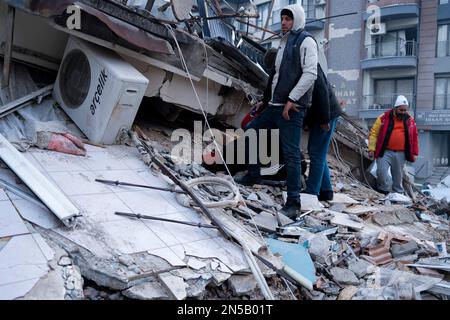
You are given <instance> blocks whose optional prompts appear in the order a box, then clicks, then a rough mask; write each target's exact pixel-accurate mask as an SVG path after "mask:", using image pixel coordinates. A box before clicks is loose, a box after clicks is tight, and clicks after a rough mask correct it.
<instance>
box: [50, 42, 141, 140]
mask: <svg viewBox="0 0 450 320" xmlns="http://www.w3.org/2000/svg"><path fill="white" fill-rule="evenodd" d="M148 82H149V81H148V79H147V78H146V77H144V76H143V75H142V74H141V73H140V72H139V71H137V70H136V69H135V68H134V67H133V66H132V65H130V64H129V63H127V62H126V61H124V60H123V59H122V58H120V57H119V56H118V55H117V54H115V53H114V52H112V51H109V50H106V49H104V48H102V47H99V46H97V45H94V44H91V43H88V42H86V41H83V40H80V39H78V38H74V37H71V38H70V39H69V41H68V43H67V47H66V51H65V53H64V58H63V61H62V63H61V67H60V69H59V72H58V77H57V79H56V83H55V89H54V91H53V96H54V98H55V100H56V101H57V102H58V103H59V104H60V105H61V107H62V108H63V110H64V111H65V112H66V113H67V115H68V116H69V117H70V118H71V119H72V120H73V121H74V122H75V124H76V125H77V126H78V127H79V128H80V129H81V131H82V132H83V133H84V134H85V135H86V136H87V137H88V139H89V140H91V141H92V142H95V143H102V144H113V143H115V142H116V140H117V138H118V135H119V133H120V132H121V131H122V129H129V128H131V126H132V125H133V121H134V119H135V117H136V114H137V112H138V109H139V106H140V104H141V102H142V98H143V97H144V93H145V91H146V89H147V86H148Z"/></svg>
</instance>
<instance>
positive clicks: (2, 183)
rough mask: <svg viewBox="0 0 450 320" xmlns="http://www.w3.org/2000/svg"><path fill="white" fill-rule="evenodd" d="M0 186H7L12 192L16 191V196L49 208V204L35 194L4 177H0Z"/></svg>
mask: <svg viewBox="0 0 450 320" xmlns="http://www.w3.org/2000/svg"><path fill="white" fill-rule="evenodd" d="M0 186H1V187H3V188H5V189H6V190H8V191H9V192H11V193H14V194H15V195H16V196H18V197H21V198H22V199H24V200H28V201H30V202H33V203H34V204H36V205H38V206H40V207H41V208H43V209H46V210H48V208H47V206H46V205H45V204H43V203H42V201H41V200H39V199H38V198H36V197H35V196H34V195H32V194H29V193H28V192H25V191H23V190H20V189H19V188H17V187H16V186H14V185H12V184H11V183H9V182H7V181H5V180H3V179H0Z"/></svg>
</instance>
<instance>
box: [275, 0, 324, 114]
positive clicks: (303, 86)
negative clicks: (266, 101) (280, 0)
mask: <svg viewBox="0 0 450 320" xmlns="http://www.w3.org/2000/svg"><path fill="white" fill-rule="evenodd" d="M284 9H287V10H290V11H291V12H292V15H293V17H294V26H293V28H292V29H293V30H295V31H297V30H300V29H304V28H305V24H306V19H305V11H304V10H303V7H302V6H301V5H299V4H291V5H288V6H286V7H284ZM289 34H290V32H288V33H286V34H285V35H284V36H283V38H282V39H281V40H280V46H279V47H278V54H277V57H276V60H275V76H274V78H273V82H272V96H273V94H274V92H275V88H276V86H277V84H278V81H279V74H280V66H281V62H282V60H283V54H284V48H285V47H286V42H287V39H288V37H289ZM300 57H302V59H301V60H302V61H301V66H302V70H303V75H302V76H301V78H300V80H299V81H298V83H297V85H296V86H295V87H294V88H293V89H292V91H291V93H290V94H289V98H290V99H291V100H294V101H297V100H299V99H300V98H301V97H303V95H304V94H305V93H307V92H308V90H309V89H311V88H312V87H313V85H314V81H316V79H317V63H318V48H317V43H316V42H315V41H314V39H312V38H311V37H307V38H306V39H305V40H304V41H303V43H302V45H301V46H300ZM281 81H282V80H281ZM271 104H272V105H277V104H273V103H271ZM278 105H279V104H278Z"/></svg>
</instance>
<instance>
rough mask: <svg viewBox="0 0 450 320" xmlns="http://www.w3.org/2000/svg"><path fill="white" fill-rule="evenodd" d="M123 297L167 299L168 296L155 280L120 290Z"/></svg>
mask: <svg viewBox="0 0 450 320" xmlns="http://www.w3.org/2000/svg"><path fill="white" fill-rule="evenodd" d="M122 294H123V295H124V296H125V297H128V298H130V299H137V300H167V299H169V296H168V294H167V292H166V291H165V290H164V289H163V288H162V286H161V285H160V284H159V283H158V282H156V281H152V282H146V283H143V284H139V285H137V286H134V287H131V288H129V289H127V290H125V291H123V292H122Z"/></svg>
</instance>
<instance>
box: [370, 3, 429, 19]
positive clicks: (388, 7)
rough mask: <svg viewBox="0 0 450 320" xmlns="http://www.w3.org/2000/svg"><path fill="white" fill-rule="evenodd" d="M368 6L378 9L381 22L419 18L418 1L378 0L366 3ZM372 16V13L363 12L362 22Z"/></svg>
mask: <svg viewBox="0 0 450 320" xmlns="http://www.w3.org/2000/svg"><path fill="white" fill-rule="evenodd" d="M370 5H376V6H378V7H380V13H381V20H382V21H388V20H397V19H405V18H418V17H420V1H419V0H380V1H375V2H372V3H368V5H367V7H369V6H370ZM372 14H373V12H365V13H364V14H363V17H364V21H367V19H369V17H370V16H372Z"/></svg>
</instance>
